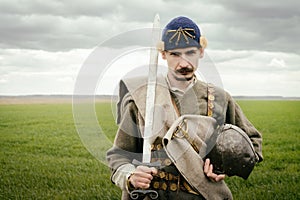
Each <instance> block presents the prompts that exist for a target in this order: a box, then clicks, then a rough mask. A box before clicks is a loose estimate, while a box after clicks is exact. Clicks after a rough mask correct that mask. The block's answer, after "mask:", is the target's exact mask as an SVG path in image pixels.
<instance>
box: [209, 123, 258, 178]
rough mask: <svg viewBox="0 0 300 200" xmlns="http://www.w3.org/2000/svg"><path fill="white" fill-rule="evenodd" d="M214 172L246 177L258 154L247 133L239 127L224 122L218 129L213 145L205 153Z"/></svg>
mask: <svg viewBox="0 0 300 200" xmlns="http://www.w3.org/2000/svg"><path fill="white" fill-rule="evenodd" d="M206 158H209V159H210V162H211V163H212V164H213V168H214V172H215V173H217V174H226V175H228V176H234V175H236V176H239V177H242V178H243V179H247V178H248V177H249V175H250V173H251V172H252V170H253V168H254V165H255V163H256V162H257V161H258V156H257V155H256V153H255V150H254V147H253V144H252V142H251V140H250V138H249V137H248V135H247V134H246V133H245V132H244V131H243V130H242V129H240V128H239V127H237V126H234V125H232V124H225V125H223V126H221V127H220V128H219V129H218V132H217V137H216V138H215V145H214V147H213V148H212V149H211V151H210V152H209V153H208V154H207V156H206Z"/></svg>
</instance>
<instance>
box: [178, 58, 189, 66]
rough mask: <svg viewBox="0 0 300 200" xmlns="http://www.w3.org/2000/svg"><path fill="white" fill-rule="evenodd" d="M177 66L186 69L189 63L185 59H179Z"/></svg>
mask: <svg viewBox="0 0 300 200" xmlns="http://www.w3.org/2000/svg"><path fill="white" fill-rule="evenodd" d="M179 65H180V67H183V68H184V67H188V66H189V62H188V60H187V59H186V58H185V57H183V56H182V57H180V61H179Z"/></svg>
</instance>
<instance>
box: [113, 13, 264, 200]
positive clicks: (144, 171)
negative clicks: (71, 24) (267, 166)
mask: <svg viewBox="0 0 300 200" xmlns="http://www.w3.org/2000/svg"><path fill="white" fill-rule="evenodd" d="M206 44H207V42H206V40H205V38H204V37H203V36H202V35H201V32H200V29H199V27H198V26H197V25H196V24H195V23H194V22H193V21H192V20H190V19H189V18H187V17H177V18H174V19H173V20H171V21H170V22H169V23H168V24H167V25H166V27H165V29H164V31H163V34H162V42H161V45H160V47H159V48H160V50H161V55H162V58H163V59H165V60H166V61H167V65H168V72H167V76H166V77H158V78H157V87H156V105H159V107H156V108H155V112H154V115H155V117H154V118H155V121H154V133H155V134H154V136H153V137H152V138H151V139H150V141H151V143H152V162H159V163H160V164H161V166H160V167H159V168H155V167H148V166H143V165H140V166H136V165H134V164H132V161H133V160H134V159H136V160H141V155H142V153H143V152H142V151H143V139H142V136H143V125H144V117H145V96H146V82H147V81H146V80H147V79H146V78H136V79H131V80H122V81H121V82H120V96H119V102H118V124H119V129H118V132H117V135H116V138H115V142H114V147H112V148H111V149H110V150H109V151H108V152H107V159H108V162H109V165H110V167H111V169H112V182H113V183H115V184H116V185H117V186H119V187H120V188H121V189H122V191H123V193H122V199H130V197H129V193H130V192H131V191H132V190H135V189H148V188H150V189H153V190H156V191H157V192H158V194H159V197H158V198H159V199H232V195H231V192H230V190H229V189H228V188H227V186H226V184H225V182H224V181H223V180H224V178H225V174H222V173H221V174H219V173H216V172H215V171H214V166H213V165H212V164H211V163H210V160H209V159H206V160H204V162H202V160H201V159H200V160H199V161H197V163H194V164H193V165H184V163H182V161H181V164H178V163H176V160H174V158H172V159H171V157H170V153H168V154H167V152H166V148H163V147H164V144H163V141H162V140H163V138H164V136H165V134H166V133H167V132H168V130H169V129H170V127H171V126H172V124H173V123H174V122H175V121H176V119H178V117H179V116H184V115H187V114H191V115H197V116H208V117H205V120H204V121H205V123H207V124H208V125H207V127H210V126H211V125H210V120H211V119H213V120H215V122H216V123H217V124H219V125H222V124H224V123H227V124H233V125H236V126H238V127H240V128H241V129H242V130H243V131H245V132H246V133H247V135H248V136H249V138H250V139H251V142H252V144H253V146H254V148H255V153H256V156H257V160H256V161H258V162H259V161H261V160H262V158H263V157H262V152H261V142H262V138H261V134H260V133H259V132H258V131H257V130H256V129H255V128H254V127H253V125H252V124H251V123H250V122H249V121H248V120H247V118H246V117H245V116H244V114H243V113H242V111H241V109H240V107H239V106H238V105H237V104H236V103H235V101H234V100H233V99H232V97H231V96H230V95H229V94H228V93H227V92H225V91H224V90H222V89H220V88H217V87H214V86H212V85H210V84H207V83H204V82H202V81H200V80H197V78H196V76H195V71H196V70H197V66H198V61H199V59H200V58H202V57H203V56H204V49H205V47H206ZM206 119H208V121H207V120H206ZM207 130H208V129H207ZM207 130H206V131H207ZM174 151H176V149H175V150H174ZM171 153H175V154H176V155H181V153H182V152H171ZM187 159H189V156H187V157H186V156H185V158H184V159H183V160H187ZM203 159H204V158H203ZM195 166H196V167H195ZM189 172H191V173H195V174H189ZM189 176H193V177H197V178H196V179H194V181H190V179H189V178H188V177H189ZM195 181H196V182H197V183H196V184H195ZM199 185H200V187H198V186H199ZM146 198H147V197H146Z"/></svg>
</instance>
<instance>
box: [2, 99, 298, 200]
mask: <svg viewBox="0 0 300 200" xmlns="http://www.w3.org/2000/svg"><path fill="white" fill-rule="evenodd" d="M239 104H240V105H241V107H242V108H243V110H244V112H245V114H246V115H247V117H248V118H249V119H250V121H251V122H252V123H253V124H254V125H255V126H256V127H257V129H259V130H260V131H261V132H262V133H263V154H264V159H265V160H264V161H263V162H262V163H260V164H259V165H258V166H257V167H256V168H255V170H254V171H253V172H252V174H251V175H250V177H249V179H248V180H247V181H244V180H243V179H241V178H237V177H230V178H228V177H227V178H226V182H227V183H228V186H229V187H230V189H231V190H232V193H233V196H234V198H235V199H247V200H248V199H259V200H260V199H262V200H265V199H270V200H271V199H272V200H273V199H278V200H279V199H280V200H281V199H300V190H299V182H300V177H299V175H300V166H299V164H300V154H299V153H300V137H299V134H300V126H299V125H300V101H239ZM110 108H111V106H110V104H109V103H99V104H97V106H96V109H97V116H98V119H99V121H101V126H102V129H103V131H104V132H105V133H108V135H107V136H108V138H109V139H111V140H112V139H113V137H114V134H115V131H116V129H117V127H116V125H115V123H114V119H113V117H112V112H111V109H110ZM0 149H1V151H0V162H1V179H0V199H120V190H119V189H118V188H117V187H116V186H114V185H113V184H111V182H110V171H109V169H108V167H107V166H106V165H104V164H102V163H101V162H100V161H99V160H97V159H96V158H95V157H93V156H92V155H91V154H90V153H89V152H88V151H87V150H86V149H85V147H84V146H83V145H82V142H81V140H80V138H79V136H78V134H77V131H76V128H75V126H74V121H73V115H72V105H71V104H27V105H25V104H24V105H0Z"/></svg>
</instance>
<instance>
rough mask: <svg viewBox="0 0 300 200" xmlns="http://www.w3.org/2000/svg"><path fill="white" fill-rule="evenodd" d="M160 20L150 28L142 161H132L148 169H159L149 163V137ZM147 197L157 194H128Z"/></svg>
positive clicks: (136, 197)
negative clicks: (150, 39) (150, 41)
mask: <svg viewBox="0 0 300 200" xmlns="http://www.w3.org/2000/svg"><path fill="white" fill-rule="evenodd" d="M160 32H161V30H160V19H159V15H158V14H156V15H155V17H154V22H153V28H152V48H151V49H150V62H149V72H148V82H147V96H146V110H145V129H144V136H143V139H144V143H143V160H142V163H141V162H139V161H137V160H133V164H135V165H146V166H149V167H159V166H160V165H159V163H150V162H151V144H150V141H149V139H150V137H151V136H152V135H153V119H154V104H155V89H156V77H157V65H158V50H157V48H156V46H157V42H158V41H159V40H160ZM145 195H148V196H149V197H150V198H151V199H157V197H158V193H157V192H156V191H155V190H134V191H132V192H131V193H130V197H131V198H132V199H138V198H139V197H140V196H145Z"/></svg>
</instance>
